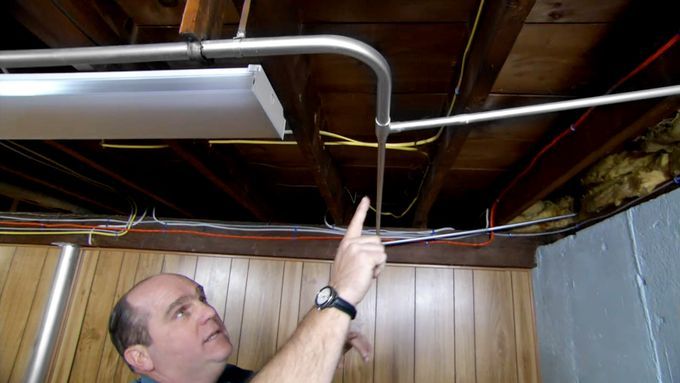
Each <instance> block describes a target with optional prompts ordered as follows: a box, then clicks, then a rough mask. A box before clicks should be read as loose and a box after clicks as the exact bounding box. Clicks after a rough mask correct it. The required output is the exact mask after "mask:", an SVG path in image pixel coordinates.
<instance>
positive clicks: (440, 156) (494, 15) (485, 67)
mask: <svg viewBox="0 0 680 383" xmlns="http://www.w3.org/2000/svg"><path fill="white" fill-rule="evenodd" d="M534 2H535V0H519V1H506V0H494V1H487V3H486V5H485V6H484V9H483V11H482V16H481V21H480V24H479V25H478V26H477V28H478V30H477V35H476V36H475V37H474V40H473V44H472V47H471V48H470V52H469V53H468V59H467V63H466V64H465V72H464V73H463V76H464V77H463V81H462V83H461V87H460V89H459V96H458V99H457V101H456V106H454V109H453V113H454V114H455V113H460V112H462V111H467V112H469V111H475V110H477V109H479V108H480V107H481V106H482V105H483V104H484V101H485V100H486V98H487V96H488V95H489V92H490V91H491V88H492V86H493V83H494V82H495V81H496V77H497V76H498V73H499V72H500V70H501V68H502V67H503V63H504V62H505V60H506V58H507V57H508V54H510V50H511V49H512V46H513V45H514V43H515V40H516V39H517V36H518V35H519V32H520V30H521V29H522V26H523V25H524V20H525V19H526V17H527V15H529V12H530V11H531V8H532V7H533V5H534ZM456 82H457V78H456V79H454V84H453V86H455V83H456ZM469 131H470V128H469V127H448V128H446V129H445V131H444V134H443V136H442V138H441V142H440V144H439V147H438V148H437V151H436V155H435V158H434V160H433V162H432V166H430V171H429V172H428V174H427V175H426V179H425V183H424V184H423V187H422V192H421V195H420V198H419V201H418V204H417V206H416V210H415V216H414V219H413V224H414V226H416V227H424V226H427V220H428V216H429V214H430V210H431V209H432V205H433V204H434V202H435V201H436V200H437V197H438V196H439V192H440V191H441V189H442V186H443V185H444V183H445V182H446V181H447V177H448V175H449V172H450V169H451V167H452V166H453V163H454V162H455V160H456V157H457V156H458V153H460V150H461V149H462V147H463V144H464V143H465V140H466V138H467V135H468V133H469Z"/></svg>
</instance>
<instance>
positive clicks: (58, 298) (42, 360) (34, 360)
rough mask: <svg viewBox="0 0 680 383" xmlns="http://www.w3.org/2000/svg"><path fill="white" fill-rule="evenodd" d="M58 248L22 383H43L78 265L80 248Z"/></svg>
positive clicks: (71, 245)
mask: <svg viewBox="0 0 680 383" xmlns="http://www.w3.org/2000/svg"><path fill="white" fill-rule="evenodd" d="M58 245H59V246H60V247H61V254H60V255H59V263H58V264H57V269H56V270H55V271H54V278H53V279H52V288H51V289H50V297H49V300H48V301H47V306H45V313H44V314H43V319H42V322H41V324H40V330H39V331H38V334H37V335H36V341H35V346H34V348H33V355H32V356H31V361H30V363H29V365H28V370H27V373H26V378H25V379H24V382H26V383H40V382H44V381H45V377H46V376H47V372H48V370H49V367H50V362H51V360H52V356H53V355H54V350H55V346H56V344H57V335H59V329H60V328H61V325H62V322H63V320H64V312H65V311H66V304H67V302H68V298H69V295H70V293H71V286H72V285H73V280H74V278H75V274H76V268H77V266H78V259H79V255H80V247H78V245H73V244H70V243H59V244H58Z"/></svg>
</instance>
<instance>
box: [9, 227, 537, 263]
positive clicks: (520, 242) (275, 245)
mask: <svg viewBox="0 0 680 383" xmlns="http://www.w3.org/2000/svg"><path fill="white" fill-rule="evenodd" d="M145 228H149V229H152V228H155V229H163V227H161V226H160V225H157V226H151V225H148V226H145ZM201 231H202V232H205V233H214V231H209V230H201ZM239 234H248V233H239ZM251 234H252V233H251ZM256 235H261V234H256ZM55 242H71V243H75V244H78V245H80V246H83V247H99V248H113V249H136V250H160V251H179V252H190V253H207V254H225V255H245V256H255V257H274V258H293V259H313V260H332V259H333V258H334V257H335V251H336V249H337V246H338V243H339V240H338V241H335V240H305V241H301V240H286V241H279V240H275V241H272V240H252V239H224V238H213V237H199V236H195V235H187V234H165V233H129V234H127V235H125V236H122V237H119V238H113V237H93V238H92V240H91V242H90V241H89V240H88V236H87V235H59V236H51V235H45V236H26V237H21V236H0V243H4V244H26V245H49V244H52V243H55ZM541 244H543V242H542V241H540V240H537V239H534V238H496V240H495V241H494V243H493V244H492V245H490V246H487V247H483V248H469V247H459V246H451V245H445V244H434V243H432V244H430V243H418V244H409V245H402V246H396V247H388V248H387V255H388V262H389V263H392V264H420V265H451V266H480V267H501V268H533V267H535V266H536V262H535V259H534V253H535V251H536V247H538V246H539V245H541Z"/></svg>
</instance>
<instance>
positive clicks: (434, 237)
mask: <svg viewBox="0 0 680 383" xmlns="http://www.w3.org/2000/svg"><path fill="white" fill-rule="evenodd" d="M574 216H576V214H573V213H572V214H566V215H560V216H557V217H548V218H540V219H537V220H533V221H525V222H518V223H511V224H507V225H500V226H493V227H486V228H484V229H475V230H465V231H457V232H455V233H445V234H436V235H428V236H426V237H418V238H405V239H397V240H394V241H387V242H383V245H385V246H395V245H404V244H406V243H415V242H423V241H434V240H438V239H448V238H457V237H465V236H468V235H474V234H483V233H489V232H492V231H501V230H509V229H516V228H518V227H524V226H531V225H536V224H539V223H545V222H552V221H559V220H561V219H565V218H571V217H574Z"/></svg>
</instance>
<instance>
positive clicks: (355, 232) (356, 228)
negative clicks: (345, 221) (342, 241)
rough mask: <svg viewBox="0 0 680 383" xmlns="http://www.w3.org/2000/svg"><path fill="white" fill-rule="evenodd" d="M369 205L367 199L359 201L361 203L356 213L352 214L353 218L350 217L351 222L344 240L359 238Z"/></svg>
mask: <svg viewBox="0 0 680 383" xmlns="http://www.w3.org/2000/svg"><path fill="white" fill-rule="evenodd" d="M370 203H371V201H370V200H369V199H368V197H364V198H362V199H361V202H360V203H359V206H358V207H357V211H356V212H355V213H354V217H352V221H351V222H350V223H349V226H347V233H345V238H357V237H361V231H362V229H363V227H364V220H365V219H366V213H367V212H368V207H369V206H370Z"/></svg>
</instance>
